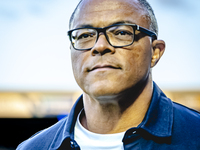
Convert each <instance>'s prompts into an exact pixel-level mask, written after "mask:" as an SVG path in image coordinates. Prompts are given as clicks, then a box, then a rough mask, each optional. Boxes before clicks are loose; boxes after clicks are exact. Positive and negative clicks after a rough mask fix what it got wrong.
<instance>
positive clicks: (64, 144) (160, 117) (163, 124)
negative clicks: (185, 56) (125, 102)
mask: <svg viewBox="0 0 200 150" xmlns="http://www.w3.org/2000/svg"><path fill="white" fill-rule="evenodd" d="M82 108H83V100H82V96H81V97H80V98H79V99H78V100H77V102H76V103H75V104H74V106H73V108H72V109H71V112H70V114H69V115H68V117H66V118H64V119H62V120H60V121H59V122H57V123H56V124H55V125H53V126H51V127H49V128H47V129H44V130H42V131H40V132H38V133H36V134H35V135H33V136H32V137H30V138H29V139H28V140H26V141H24V142H23V143H21V144H20V145H19V146H18V148H17V150H56V149H59V150H70V149H72V150H79V149H81V148H80V147H79V145H78V143H77V142H76V141H75V140H74V126H75V123H76V118H77V116H78V114H79V112H80V111H81V110H82ZM122 141H123V145H124V149H125V150H200V114H199V113H198V112H197V111H195V110H192V109H190V108H187V107H185V106H183V105H180V104H178V103H175V102H172V101H171V100H170V99H169V98H167V97H166V96H165V94H164V93H163V92H162V91H161V90H160V89H159V87H158V86H157V85H156V84H155V83H154V91H153V96H152V100H151V104H150V106H149V109H148V111H147V113H146V116H145V118H144V120H143V121H142V122H141V124H140V125H139V126H138V127H133V128H131V129H129V130H127V131H126V133H125V134H124V137H123V139H122Z"/></svg>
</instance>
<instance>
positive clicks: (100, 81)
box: [71, 0, 152, 98]
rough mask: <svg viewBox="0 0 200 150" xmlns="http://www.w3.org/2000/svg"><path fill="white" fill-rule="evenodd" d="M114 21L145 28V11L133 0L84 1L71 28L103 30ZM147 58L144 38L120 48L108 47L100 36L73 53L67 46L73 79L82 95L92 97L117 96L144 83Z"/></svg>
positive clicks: (147, 41) (148, 41)
mask: <svg viewBox="0 0 200 150" xmlns="http://www.w3.org/2000/svg"><path fill="white" fill-rule="evenodd" d="M117 22H129V23H133V24H137V25H140V26H142V27H145V28H149V23H148V20H147V18H146V17H145V11H144V10H143V9H142V8H141V6H140V5H139V4H138V2H137V1H134V0H84V1H83V2H82V3H81V5H80V6H79V10H77V12H76V15H75V18H74V21H73V22H72V27H71V28H72V29H75V28H78V27H81V26H84V25H90V26H93V27H106V26H109V25H112V24H114V23H117ZM136 34H139V32H137V31H136ZM136 36H137V35H136ZM138 38H139V37H138ZM151 55H152V48H151V38H150V37H148V36H144V37H141V38H139V39H138V40H136V41H134V43H133V44H132V45H130V46H127V47H123V48H114V47H112V46H111V45H109V43H108V42H107V40H106V38H105V36H104V35H103V34H100V36H99V39H98V41H97V43H96V44H95V45H94V47H93V48H92V49H91V50H88V51H77V50H74V49H73V48H72V46H71V58H72V68H73V72H74V76H75V79H76V81H77V83H78V85H79V86H80V87H81V89H82V90H83V91H84V92H85V93H87V94H88V95H90V96H92V97H96V98H97V97H101V96H112V95H117V94H120V93H121V92H123V91H125V90H127V89H129V88H132V87H134V86H135V85H136V84H137V83H140V82H141V81H142V82H143V81H144V80H146V79H147V78H148V76H149V73H150V66H151Z"/></svg>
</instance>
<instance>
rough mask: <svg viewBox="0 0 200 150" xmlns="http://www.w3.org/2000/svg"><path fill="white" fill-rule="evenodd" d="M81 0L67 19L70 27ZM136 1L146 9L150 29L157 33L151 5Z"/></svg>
mask: <svg viewBox="0 0 200 150" xmlns="http://www.w3.org/2000/svg"><path fill="white" fill-rule="evenodd" d="M82 1H83V0H80V1H79V3H78V5H77V6H76V8H75V10H74V12H73V13H72V15H71V17H70V21H69V28H71V25H72V21H73V20H74V16H75V13H76V11H77V9H78V7H79V5H80V3H81V2H82ZM138 2H139V3H140V5H141V6H142V7H143V8H144V10H146V12H147V17H148V18H149V19H150V26H149V28H150V30H151V31H153V32H155V33H156V34H157V35H158V23H157V20H156V16H155V14H154V11H153V8H152V7H151V5H150V4H149V3H148V2H147V1H146V0H138Z"/></svg>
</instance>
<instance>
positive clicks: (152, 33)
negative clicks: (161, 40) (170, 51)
mask: <svg viewBox="0 0 200 150" xmlns="http://www.w3.org/2000/svg"><path fill="white" fill-rule="evenodd" d="M137 30H138V31H141V32H144V33H146V34H147V35H149V36H151V37H152V38H153V40H156V39H157V35H156V33H154V32H152V31H150V30H148V29H145V28H143V27H140V26H138V25H137Z"/></svg>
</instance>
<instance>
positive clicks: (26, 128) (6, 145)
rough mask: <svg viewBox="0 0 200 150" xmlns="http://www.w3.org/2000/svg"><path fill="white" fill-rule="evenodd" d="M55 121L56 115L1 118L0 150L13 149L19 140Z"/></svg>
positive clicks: (21, 140)
mask: <svg viewBox="0 0 200 150" xmlns="http://www.w3.org/2000/svg"><path fill="white" fill-rule="evenodd" d="M57 121H58V119H57V118H56V117H55V118H30V119H19V118H17V119H16V118H13V119H11V118H9V119H7V118H1V119H0V150H15V149H16V147H17V146H18V145H19V144H20V143H21V142H23V141H24V140H26V139H27V138H29V137H30V136H32V135H33V134H35V133H36V132H38V131H40V130H42V129H45V128H47V127H49V126H51V125H53V124H54V123H56V122H57Z"/></svg>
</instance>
